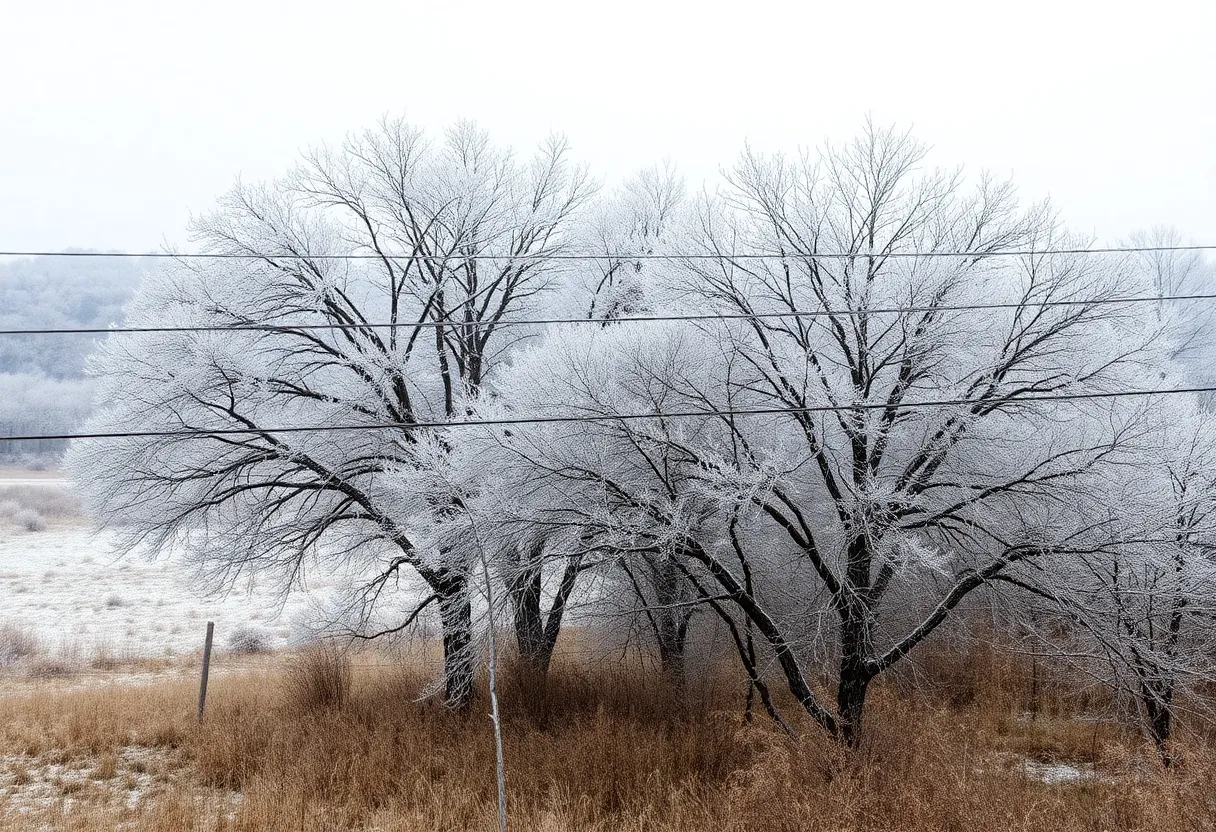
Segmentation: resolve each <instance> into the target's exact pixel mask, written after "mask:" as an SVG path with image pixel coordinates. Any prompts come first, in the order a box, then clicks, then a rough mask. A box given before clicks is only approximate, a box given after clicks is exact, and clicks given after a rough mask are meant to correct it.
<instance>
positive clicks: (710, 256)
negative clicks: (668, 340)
mask: <svg viewBox="0 0 1216 832" xmlns="http://www.w3.org/2000/svg"><path fill="white" fill-rule="evenodd" d="M1164 251H1216V244H1210V245H1188V246H1109V247H1105V248H1055V249H1032V248H1028V249H1005V250H997V251H892V252H839V251H838V252H822V253H819V252H812V253H805V252H787V253H779V252H735V253H694V254H623V253H622V254H609V253H605V254H561V253H546V252H535V253H523V254H383V255H381V254H296V253H293V252H285V253H282V254H267V253H265V252H254V253H250V254H241V253H239V252H227V251H225V252H189V253H182V254H174V253H172V252H167V251H150V252H136V251H0V257H130V258H140V257H147V258H149V259H169V260H392V261H395V262H399V261H402V260H410V261H415V260H420V261H432V262H434V261H447V260H454V261H457V262H465V261H469V260H490V261H498V260H675V261H679V260H807V259H810V260H814V259H823V260H852V259H858V258H864V257H877V258H881V259H887V258H898V259H915V258H926V259H927V258H933V257H1025V256H1036V257H1038V256H1044V255H1051V254H1131V253H1135V252H1164Z"/></svg>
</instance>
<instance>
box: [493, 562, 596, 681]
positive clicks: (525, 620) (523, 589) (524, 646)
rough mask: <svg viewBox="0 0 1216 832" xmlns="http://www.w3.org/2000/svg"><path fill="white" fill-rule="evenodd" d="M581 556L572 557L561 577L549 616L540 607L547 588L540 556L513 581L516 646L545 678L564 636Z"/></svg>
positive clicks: (528, 662) (522, 655)
mask: <svg viewBox="0 0 1216 832" xmlns="http://www.w3.org/2000/svg"><path fill="white" fill-rule="evenodd" d="M581 563H582V558H581V556H575V557H572V558H569V559H568V560H567V561H566V569H565V571H564V573H563V574H562V581H561V584H560V585H559V586H558V588H557V593H556V595H554V596H553V603H552V604H551V605H550V607H549V612H548V614H547V615H546V614H545V613H544V610H543V608H542V606H541V595H542V590H543V586H544V565H543V563H542V562H541V560H540V556H539V553H536V554H534V556H533V558H532V560H531V561H529V563H528V564H526V565H524V566H523V567H522V568H521V569H520V571H519V572H518V573H517V574H516V576H515V577H514V578H513V579H512V581H511V585H510V587H509V588H508V589H509V592H508V595H509V596H510V598H511V605H512V612H513V614H514V621H515V643H516V646H517V648H518V650H519V658H520V660H521V661H523V662H524V663H525V664H527V665H529V666H530V668H531V669H532V670H535V671H537V672H538V673H539V674H540V675H541V676H542V677H543V676H545V675H547V674H548V672H549V663H550V662H551V661H552V659H553V649H554V648H555V647H556V646H557V637H558V636H559V635H560V634H561V628H562V619H563V617H564V616H565V613H566V602H567V601H569V600H570V594H571V593H572V592H573V591H574V584H575V581H576V580H577V579H578V575H579V569H580V565H581Z"/></svg>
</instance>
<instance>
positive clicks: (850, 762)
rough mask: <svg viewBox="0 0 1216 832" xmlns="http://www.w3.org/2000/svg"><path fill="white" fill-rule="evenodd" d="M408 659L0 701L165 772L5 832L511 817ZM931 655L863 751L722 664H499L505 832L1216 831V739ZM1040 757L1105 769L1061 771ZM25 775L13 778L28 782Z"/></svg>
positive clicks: (30, 762) (300, 664)
mask: <svg viewBox="0 0 1216 832" xmlns="http://www.w3.org/2000/svg"><path fill="white" fill-rule="evenodd" d="M392 658H393V657H392V656H389V655H385V654H376V655H375V659H374V662H373V663H374V665H375V666H372V667H368V666H364V665H365V664H366V662H367V661H368V658H367V656H359V657H356V659H355V663H354V666H353V667H351V666H350V665H349V664H347V658H346V657H345V656H342V655H340V654H338V653H334V652H330V651H326V650H317V651H314V652H309V653H306V654H304V655H302V656H296V657H286V658H284V659H283V662H282V666H281V667H276V668H272V669H270V670H267V671H263V672H257V673H243V674H232V675H221V676H219V677H217V678H215V679H213V681H212V693H211V700H210V702H209V705H208V707H209V710H208V713H207V716H206V718H205V720H204V721H203V723H202V724H201V725H199V724H198V722H197V721H196V719H195V718H194V716H193V712H192V705H193V680H182V681H180V682H176V683H174V682H167V683H161V684H157V685H152V686H145V687H139V688H135V687H131V688H126V689H95V690H87V691H77V692H64V693H56V692H55V691H54V689H53V688H48V689H46V690H43V691H40V692H34V693H29V694H25V695H23V696H22V697H18V698H10V699H9V700H7V701H2V702H0V705H2V706H3V709H4V713H5V714H6V718H5V720H4V723H3V726H2V727H0V756H5V755H20V758H21V764H22V766H23V767H24V769H23V770H24V771H25V772H26V777H30V776H31V774H30V772H32V771H34V770H35V768H36V764H37V763H38V762H39V761H40V760H46V759H51V758H53V759H57V760H65V761H68V762H70V761H74V760H82V761H86V762H85V765H86V766H87V767H89V769H88V770H89V771H102V772H103V773H107V774H109V775H110V776H109V778H108V779H107V780H105V782H106V783H111V784H114V783H121V781H122V778H123V777H124V776H130V775H129V774H125V773H124V769H123V764H122V763H121V760H122V759H124V758H123V757H122V754H123V753H126V752H127V751H129V749H130V748H131V747H133V746H138V747H140V748H151V749H154V750H156V752H157V754H158V755H159V756H158V757H157V758H156V759H157V760H159V761H160V762H159V763H158V764H157V765H158V766H159V767H160V768H159V769H158V771H157V772H156V773H155V775H156V777H157V778H158V779H157V781H156V782H157V784H158V785H157V787H155V788H153V789H151V790H150V792H149V794H148V796H147V797H146V798H144V799H143V800H141V801H138V802H137V803H136V804H135V807H134V808H129V807H127V806H125V805H122V806H119V805H117V804H113V803H110V802H106V801H104V800H102V799H101V798H100V797H97V798H96V799H92V798H90V797H89V795H90V794H92V792H91V791H89V790H84V791H81V790H79V789H77V788H76V787H73V792H72V795H71V796H72V797H73V799H74V803H73V808H72V809H70V810H67V809H64V808H63V805H64V804H63V802H62V801H61V802H60V804H58V805H59V808H58V809H46V810H39V811H41V812H42V814H41V815H39V814H38V813H37V812H35V813H33V814H30V813H26V814H24V815H17V814H16V813H15V812H16V809H15V805H16V804H15V803H14V801H15V800H18V798H14V797H11V796H10V797H9V798H7V800H8V802H9V808H8V809H7V810H6V811H7V814H5V816H4V820H3V821H2V822H0V828H8V829H25V828H32V826H31V825H30V824H31V823H34V825H36V822H41V821H42V820H48V821H49V822H50V827H51V828H62V829H97V828H109V827H111V826H114V825H115V824H117V823H119V822H121V823H122V824H124V828H129V829H135V830H152V829H158V830H159V829H168V828H173V829H196V830H204V829H206V830H219V829H224V830H247V831H248V832H253V830H269V831H270V832H277V831H278V830H283V831H284V832H285V831H286V830H292V831H293V832H296V831H297V830H299V831H300V832H314V831H315V832H319V831H320V830H346V829H368V830H371V829H375V830H384V831H385V832H390V831H391V830H468V829H472V830H490V829H493V828H495V800H496V794H495V785H494V746H493V739H492V735H491V727H490V722H489V719H488V718H487V717H486V714H485V712H486V710H487V708H486V706H485V705H486V703H485V699H484V697H483V698H482V699H481V700H480V701H479V703H478V705H477V706H476V707H475V708H474V709H473V712H472V713H470V714H455V713H451V712H449V711H447V710H446V709H444V708H443V707H442V705H440V704H439V703H438V702H437V701H436V700H435V699H434V697H429V696H427V694H428V693H430V692H431V691H430V681H431V680H430V677H429V676H428V675H427V674H426V673H425V672H423V671H422V670H421V669H419V666H418V663H417V662H414V661H408V662H406V661H401V662H394V661H392ZM924 658H925V661H924V663H923V664H924V666H923V667H922V668H921V669H922V673H921V674H920V676H921V677H922V679H923V683H920V682H918V683H906V684H899V685H896V684H888V685H883V686H880V687H879V688H878V689H877V690H876V691H875V693H874V699H873V702H872V710H871V711H870V712H869V713H868V714H867V720H868V721H867V725H866V730H867V735H866V740H865V742H864V744H863V747H862V749H861V750H860V751H859V752H856V753H850V752H848V751H845V750H844V749H842V748H840V747H839V746H838V745H836V744H835V743H833V742H831V741H830V740H828V739H826V738H825V737H823V736H822V735H821V734H820V733H818V732H817V731H815V730H814V729H813V728H812V727H811V726H809V725H800V726H798V727H799V736H798V737H797V738H796V739H790V738H788V737H786V736H785V735H784V734H783V733H782V732H781V731H779V730H777V729H775V728H774V727H773V726H771V725H769V724H768V723H766V722H763V721H761V720H760V719H759V718H757V719H756V720H755V721H754V722H753V723H752V724H750V725H749V724H745V723H744V721H743V720H742V718H741V706H742V702H743V696H744V693H745V688H744V686H743V685H742V684H741V681H740V680H739V679H737V678H735V677H734V676H732V675H731V674H728V673H725V672H724V673H711V674H706V677H705V678H703V679H701V680H700V681H699V682H697V683H696V684H694V686H693V687H692V689H690V690H689V691H688V692H687V694H686V695H685V696H684V697H682V699H680V700H679V702H678V704H677V700H676V698H675V697H673V694H672V691H671V690H670V689H669V688H668V687H666V686H665V684H664V682H663V680H662V679H660V678H658V677H657V676H655V675H652V674H646V673H641V672H638V671H636V670H631V669H626V668H623V667H613V666H600V667H589V666H587V665H585V664H584V663H581V662H579V661H577V660H575V659H574V658H573V657H571V656H565V657H558V659H556V660H555V665H554V667H553V670H552V672H551V674H550V675H549V677H548V678H547V680H545V681H544V682H543V683H542V682H541V681H540V680H539V679H538V678H537V677H535V676H534V675H532V674H529V673H527V672H524V671H522V670H519V669H516V670H514V671H511V672H507V673H505V674H504V679H503V683H502V685H501V691H500V696H501V701H502V712H503V717H504V724H503V732H504V737H503V738H504V742H505V747H506V763H507V778H508V780H507V782H508V796H509V813H510V820H511V824H512V828H513V829H516V830H554V831H556V830H604V832H607V830H672V831H673V832H675V831H676V830H679V832H692V830H739V831H740V832H742V831H743V830H841V829H863V830H913V832H915V831H916V830H994V829H995V830H1002V832H1018V831H1019V830H1030V829H1035V830H1039V829H1044V828H1047V829H1053V830H1062V831H1063V830H1101V829H1108V830H1141V829H1142V830H1149V829H1151V830H1163V829H1212V828H1216V825H1214V823H1213V817H1214V814H1216V791H1214V786H1213V783H1214V782H1216V753H1214V752H1213V749H1212V748H1211V747H1210V746H1209V745H1208V744H1207V742H1206V741H1204V740H1203V739H1202V738H1200V737H1198V736H1197V735H1193V736H1184V737H1183V738H1181V740H1180V759H1181V762H1180V764H1179V765H1177V766H1176V767H1175V768H1174V769H1173V770H1169V771H1166V770H1164V769H1163V768H1162V767H1161V766H1160V765H1158V764H1157V762H1156V759H1155V756H1154V752H1153V750H1152V748H1151V747H1150V746H1149V745H1148V744H1146V743H1144V742H1143V741H1141V740H1140V738H1139V737H1138V735H1137V734H1136V733H1135V732H1134V731H1132V730H1130V729H1127V728H1124V727H1121V726H1119V725H1118V724H1115V723H1113V722H1109V721H1100V720H1096V719H1092V718H1089V716H1088V715H1086V716H1085V718H1079V717H1080V716H1082V714H1081V713H1080V711H1079V709H1078V708H1076V707H1072V706H1070V702H1075V701H1076V700H1075V699H1070V698H1069V696H1068V695H1067V694H1066V693H1065V691H1066V689H1067V684H1066V682H1065V681H1063V680H1061V679H1059V678H1055V677H1051V676H1050V674H1049V673H1048V672H1047V671H1046V670H1044V671H1043V673H1044V678H1043V679H1041V680H1040V683H1039V684H1042V685H1046V686H1047V687H1046V688H1042V687H1040V688H1037V690H1036V692H1035V694H1034V695H1036V696H1039V697H1040V707H1039V710H1038V712H1037V713H1036V712H1031V711H1030V710H1029V709H1028V708H1027V707H1026V706H1027V704H1028V701H1027V700H1028V699H1029V698H1030V697H1031V691H1029V690H1027V689H1025V681H1024V677H1025V675H1026V674H1025V672H1024V670H1027V669H1028V668H1022V667H1021V666H1020V664H1019V662H1018V661H1014V660H1010V659H1008V658H1006V657H1002V656H999V655H996V654H984V653H982V652H976V653H974V654H972V655H966V656H959V655H955V656H953V658H951V657H950V656H949V655H948V654H941V655H933V656H926V657H924ZM934 663H940V664H939V666H936V667H934V666H933V665H934ZM385 665H389V666H385ZM1044 690H1048V691H1056V690H1058V691H1060V695H1059V696H1058V697H1056V696H1055V693H1051V694H1050V695H1045V694H1044V693H1043V691H1044ZM1048 701H1050V702H1051V703H1052V704H1051V705H1050V707H1049V706H1047V705H1046V704H1045V703H1046V702H1048ZM1091 704H1093V703H1091ZM790 713H793V711H792V710H791V711H790ZM107 755H109V756H107ZM103 760H104V763H103V762H102V761H103ZM1027 760H1039V761H1057V762H1067V763H1071V764H1074V765H1076V766H1078V767H1082V768H1084V769H1085V770H1086V771H1092V774H1091V775H1089V776H1088V777H1087V778H1085V779H1082V780H1079V781H1077V782H1072V783H1062V784H1050V783H1045V782H1042V781H1041V780H1039V779H1036V777H1035V776H1033V774H1031V773H1028V769H1027V768H1026V766H1025V765H1024V763H1025V761H1027ZM114 761H119V762H118V763H115V762H114ZM65 764H67V763H65ZM0 776H3V775H2V774H0ZM10 779H11V778H10ZM0 782H3V781H2V780H0ZM23 788H28V786H20V787H15V786H10V787H9V789H10V790H13V789H16V792H15V794H18V796H19V793H20V789H23ZM98 789H99V790H100V791H99V793H104V791H105V790H104V789H100V787H98ZM0 791H4V789H3V788H0ZM3 800H5V798H0V806H3V805H4V804H3V802H2V801H3ZM48 813H49V814H48Z"/></svg>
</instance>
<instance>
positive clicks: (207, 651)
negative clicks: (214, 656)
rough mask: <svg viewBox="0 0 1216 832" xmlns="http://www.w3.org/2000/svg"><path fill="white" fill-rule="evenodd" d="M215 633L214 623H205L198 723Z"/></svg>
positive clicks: (204, 701) (201, 714) (203, 704)
mask: <svg viewBox="0 0 1216 832" xmlns="http://www.w3.org/2000/svg"><path fill="white" fill-rule="evenodd" d="M214 633H215V622H214V621H208V622H207V640H206V641H205V642H203V675H202V678H201V679H200V680H199V684H198V721H199V722H202V721H203V708H204V707H206V705H207V673H208V671H210V670H211V636H212V635H213V634H214Z"/></svg>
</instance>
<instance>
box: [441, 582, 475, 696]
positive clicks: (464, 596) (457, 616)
mask: <svg viewBox="0 0 1216 832" xmlns="http://www.w3.org/2000/svg"><path fill="white" fill-rule="evenodd" d="M457 584H459V587H457V586H456V585H457ZM445 589H447V591H446V592H444V593H443V594H442V595H441V596H440V598H439V618H440V621H441V622H442V624H443V698H444V703H445V704H446V705H447V706H448V707H449V708H452V709H455V710H465V709H467V708H468V707H469V705H470V704H472V702H473V677H474V675H475V674H474V667H475V662H474V656H473V608H472V604H471V602H470V600H469V595H468V592H466V591H465V589H466V587H465V585H464V581H460V580H453V581H452V582H451V583H450V585H449V586H448V587H446V588H445Z"/></svg>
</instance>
